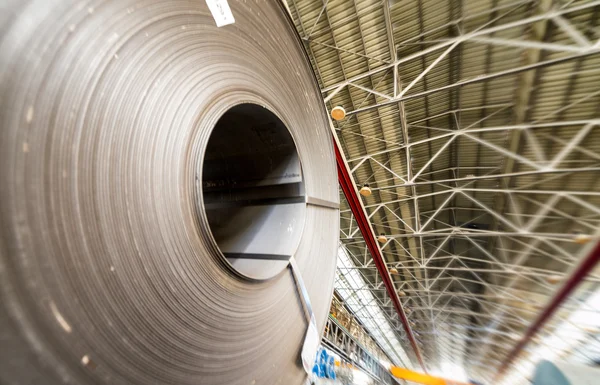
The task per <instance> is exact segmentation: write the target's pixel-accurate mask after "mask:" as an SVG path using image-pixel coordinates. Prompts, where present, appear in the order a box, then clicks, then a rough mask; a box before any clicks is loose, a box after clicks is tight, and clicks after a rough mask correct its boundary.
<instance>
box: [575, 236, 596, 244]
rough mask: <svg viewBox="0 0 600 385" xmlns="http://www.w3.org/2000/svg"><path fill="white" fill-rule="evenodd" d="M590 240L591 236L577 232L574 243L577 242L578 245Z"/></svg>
mask: <svg viewBox="0 0 600 385" xmlns="http://www.w3.org/2000/svg"><path fill="white" fill-rule="evenodd" d="M591 240H592V237H590V236H589V235H586V234H577V235H576V236H575V239H574V241H575V243H578V244H580V245H585V244H586V243H588V242H589V241H591Z"/></svg>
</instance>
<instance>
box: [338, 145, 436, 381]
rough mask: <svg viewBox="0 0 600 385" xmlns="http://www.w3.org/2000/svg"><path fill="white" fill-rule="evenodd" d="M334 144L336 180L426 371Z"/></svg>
mask: <svg viewBox="0 0 600 385" xmlns="http://www.w3.org/2000/svg"><path fill="white" fill-rule="evenodd" d="M334 145H335V148H334V149H335V156H336V161H337V169H338V180H339V183H340V187H341V188H342V191H343V192H344V195H345V196H346V200H347V201H348V205H349V206H350V208H351V209H352V213H353V214H354V218H355V219H356V223H357V224H358V227H359V228H360V231H361V233H362V235H363V238H364V240H365V243H366V244H367V247H368V248H369V251H370V252H371V257H372V258H373V261H374V262H375V266H376V267H377V270H378V271H379V274H380V275H381V278H382V281H383V283H384V285H385V287H386V290H387V293H388V295H389V297H390V298H391V299H392V302H393V304H394V308H395V309H396V312H397V313H398V316H399V317H400V321H401V322H402V326H403V328H404V331H405V332H406V335H407V337H408V340H409V342H410V344H411V346H412V348H413V351H414V353H415V356H416V357H417V360H418V361H419V364H420V366H421V368H422V369H423V371H425V372H427V368H426V367H425V363H424V361H423V356H422V355H421V350H420V349H419V346H418V345H417V340H416V339H415V336H414V334H413V331H412V328H411V326H410V324H409V322H408V318H407V317H406V313H405V312H404V308H403V307H402V303H401V302H400V298H399V297H398V293H397V292H396V288H395V286H394V282H393V281H392V277H391V276H390V272H389V271H388V269H387V267H386V264H385V260H384V258H383V255H382V254H381V250H380V249H379V246H378V245H377V241H376V240H375V233H374V231H373V227H372V226H371V223H370V222H369V220H368V218H367V215H366V212H365V209H364V207H363V206H362V201H361V200H360V198H359V197H358V192H357V190H356V185H355V183H354V179H353V178H352V175H351V174H350V169H349V168H348V165H347V163H346V160H345V158H344V155H343V153H342V150H341V148H340V145H339V142H338V140H337V138H336V137H335V135H334Z"/></svg>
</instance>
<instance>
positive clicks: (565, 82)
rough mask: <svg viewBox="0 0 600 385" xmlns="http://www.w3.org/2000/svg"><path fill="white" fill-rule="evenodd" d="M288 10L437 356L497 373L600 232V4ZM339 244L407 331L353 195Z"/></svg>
mask: <svg viewBox="0 0 600 385" xmlns="http://www.w3.org/2000/svg"><path fill="white" fill-rule="evenodd" d="M287 4H288V7H289V10H290V13H291V15H292V18H293V20H294V22H295V25H296V27H297V29H298V32H299V34H300V36H301V37H302V39H303V41H304V43H305V47H306V49H307V52H308V54H309V56H310V60H311V62H312V65H313V67H314V70H315V74H316V76H317V79H318V81H319V85H320V87H321V89H322V93H323V98H324V100H325V101H326V105H327V108H328V109H329V110H331V109H332V108H333V107H335V106H342V107H343V108H344V109H345V110H346V112H347V115H346V117H345V118H344V119H342V120H340V121H335V122H334V127H335V132H336V134H337V137H338V138H339V141H340V143H341V145H342V149H343V152H344V155H345V157H346V159H347V161H348V165H349V167H350V169H351V171H352V174H353V177H354V179H355V181H356V183H357V185H358V186H357V187H358V188H360V187H361V186H362V185H363V184H368V185H369V186H370V188H371V189H372V191H373V193H372V195H371V196H369V197H364V198H362V199H363V203H364V206H365V209H366V212H367V215H368V216H369V218H370V220H371V223H372V225H373V228H374V230H375V231H376V233H377V234H385V236H386V241H385V242H384V243H382V244H381V245H380V246H381V250H382V252H383V255H384V258H385V259H386V263H387V267H388V269H390V270H391V271H392V277H393V279H394V283H395V286H396V289H397V290H398V291H399V293H400V295H401V301H402V304H403V306H404V308H405V309H408V311H407V313H409V314H408V318H409V319H410V321H411V322H410V324H411V327H412V329H413V330H414V331H415V334H416V336H417V339H418V340H419V346H420V349H421V352H422V354H423V356H424V359H425V363H426V365H427V367H428V368H429V369H430V370H432V371H435V370H447V368H456V367H458V368H460V369H461V370H464V371H465V373H466V375H467V376H468V377H469V378H473V379H479V380H482V381H487V382H490V381H491V379H492V378H493V377H494V375H495V374H496V371H497V369H499V368H500V367H501V366H502V365H503V363H504V362H505V360H506V357H507V355H508V354H509V352H510V350H511V349H512V348H513V347H514V346H515V345H516V344H517V342H518V341H519V339H521V338H522V336H523V335H524V333H525V330H526V329H527V327H528V326H529V325H531V323H532V322H533V321H534V320H535V318H536V317H537V316H538V315H539V313H540V311H541V310H542V309H544V306H545V304H546V303H547V302H548V301H549V300H550V298H551V297H552V295H553V294H554V293H556V292H557V291H558V290H559V289H560V287H561V283H562V282H564V279H565V277H567V276H568V275H569V273H570V271H571V270H572V269H573V268H574V267H575V266H577V265H578V263H579V262H580V261H581V260H582V259H583V258H584V257H585V256H586V255H587V254H588V253H589V252H590V250H591V248H592V247H593V246H594V244H595V243H596V242H597V239H598V236H599V235H600V233H599V226H598V225H599V222H600V178H598V176H599V175H600V173H599V172H600V113H599V112H598V109H599V107H600V87H599V86H598V85H599V84H600V25H599V24H600V22H599V20H600V2H599V1H566V0H564V1H548V0H540V1H522V0H521V1H515V0H449V1H439V0H403V1H400V0H396V1H394V0H384V1H381V0H354V1H351V0H287ZM342 199H343V197H342ZM340 239H341V245H342V247H343V249H344V250H345V252H346V253H347V254H348V255H349V256H350V257H351V258H352V260H353V262H354V265H355V267H353V268H352V269H355V270H358V271H359V272H360V274H361V275H362V277H363V278H364V282H365V286H364V287H363V288H359V289H358V290H368V291H370V292H371V294H372V295H373V297H374V298H375V299H376V302H377V303H369V304H364V306H365V307H366V308H368V307H373V306H376V307H377V308H380V309H382V310H383V311H384V312H385V313H386V316H387V317H388V320H389V322H390V324H391V325H393V326H394V328H395V330H396V331H397V334H398V338H399V339H400V340H402V341H406V338H405V335H404V334H403V331H402V328H401V327H400V324H399V321H398V318H397V315H396V314H395V311H394V308H393V306H392V303H391V302H390V299H389V297H387V295H386V292H385V288H384V286H383V284H382V282H381V280H380V279H379V275H378V272H377V270H376V268H375V266H374V264H373V262H372V260H371V257H370V255H369V253H368V251H367V249H366V245H365V242H364V240H363V239H362V236H361V233H360V231H359V229H358V226H357V224H356V222H355V220H354V218H353V216H352V213H351V211H350V209H349V207H348V205H347V203H345V201H343V202H342V210H341V234H340ZM396 271H397V273H395V272H396ZM599 276H600V274H597V273H594V274H592V275H591V276H589V277H588V278H587V281H586V282H585V283H584V285H583V286H582V288H581V290H578V291H577V295H576V297H575V298H572V299H571V300H570V301H569V302H568V303H567V304H566V305H565V306H563V307H562V308H561V311H560V312H559V313H558V314H557V316H556V317H554V318H553V320H552V323H551V324H550V325H549V326H548V327H547V328H546V329H544V333H555V332H556V330H555V329H556V328H557V327H560V325H563V324H565V322H567V323H569V324H570V325H572V322H570V321H569V320H570V318H569V317H570V316H571V315H572V314H573V312H574V311H575V310H576V309H579V308H580V307H581V306H586V304H587V305H589V303H591V302H589V300H590V298H591V297H590V296H591V295H592V294H593V293H594V292H595V289H596V286H597V283H598V282H599ZM586 301H587V302H586ZM593 311H594V312H595V313H594V314H597V311H598V309H597V308H596V309H593ZM575 326H577V325H575ZM598 326H600V325H598ZM585 333H590V335H594V336H597V335H598V330H597V328H596V329H590V328H589V325H588V326H587V329H586V331H585ZM555 334H556V333H555ZM544 343H545V342H544V339H543V338H540V339H537V340H536V341H534V343H533V345H532V346H533V347H537V346H542V345H543V344H544ZM542 347H543V346H542ZM404 349H405V350H406V353H407V354H408V356H409V357H411V359H412V361H413V362H416V361H415V360H414V354H413V352H412V350H411V348H410V345H409V344H408V343H404ZM573 349H574V347H572V346H569V347H568V348H565V351H564V352H562V353H561V354H562V355H563V356H564V357H567V356H569V354H570V351H571V350H573ZM532 352H533V348H531V349H529V350H528V351H526V352H525V353H524V355H522V356H520V359H521V360H527V359H531V360H533V359H534V358H535V357H534V354H533V353H532ZM594 354H596V355H595V356H594ZM528 355H529V356H530V357H529V356H528ZM564 357H563V358H564ZM588 358H589V360H592V361H593V360H598V359H600V356H598V353H597V352H596V353H590V356H589V357H588ZM527 375H528V374H527V373H522V376H521V377H526V376H527ZM521 377H520V378H521ZM511 378H512V379H511V381H512V382H511V384H516V383H518V381H516V380H515V378H514V377H511ZM521 379H522V378H521ZM507 381H508V380H507Z"/></svg>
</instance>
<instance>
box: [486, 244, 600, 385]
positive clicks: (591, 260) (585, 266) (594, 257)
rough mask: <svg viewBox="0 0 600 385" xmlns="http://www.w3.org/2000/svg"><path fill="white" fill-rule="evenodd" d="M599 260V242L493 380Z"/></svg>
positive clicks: (499, 377)
mask: <svg viewBox="0 0 600 385" xmlns="http://www.w3.org/2000/svg"><path fill="white" fill-rule="evenodd" d="M599 261H600V242H599V243H598V244H597V245H596V246H595V248H594V249H593V250H592V251H591V253H590V254H589V255H588V256H587V257H586V258H585V259H584V260H583V261H582V262H581V264H580V265H579V266H578V267H577V268H576V269H575V271H573V273H571V276H570V277H569V279H568V280H567V281H566V282H565V284H564V285H563V286H562V287H561V288H560V290H559V291H558V292H557V293H556V294H555V295H554V297H553V298H552V300H551V301H550V302H549V303H548V306H547V307H546V308H545V309H544V310H542V312H541V313H540V314H539V316H538V317H537V319H536V320H535V321H534V322H533V323H532V324H531V325H530V326H529V327H528V328H527V331H526V332H525V335H524V336H523V338H521V340H520V341H519V342H518V343H517V345H516V346H515V347H514V348H513V350H511V351H510V353H508V355H507V356H506V358H505V359H504V361H503V362H502V365H500V368H499V369H498V373H497V374H496V376H495V381H494V382H498V381H500V379H501V378H502V376H503V375H504V373H505V372H506V370H507V369H508V368H509V366H510V365H511V363H512V362H513V360H514V359H515V358H516V357H517V356H518V355H519V353H521V351H522V350H523V349H524V348H525V346H527V344H528V343H529V342H530V341H531V339H532V338H533V337H534V336H535V335H536V334H537V332H538V331H539V330H540V329H541V328H542V327H543V326H544V325H545V324H546V323H547V322H548V320H550V318H551V317H552V316H553V315H554V313H555V312H556V311H557V310H558V308H559V307H560V306H561V305H562V304H563V302H564V301H565V300H566V299H567V298H569V296H570V295H571V294H572V293H573V291H574V290H575V289H576V288H577V287H578V286H579V284H580V283H581V282H582V281H583V280H584V279H585V277H586V276H587V275H588V274H589V273H590V272H591V271H592V270H593V269H594V267H596V265H597V264H598V262H599Z"/></svg>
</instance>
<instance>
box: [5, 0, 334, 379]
mask: <svg viewBox="0 0 600 385" xmlns="http://www.w3.org/2000/svg"><path fill="white" fill-rule="evenodd" d="M229 5H230V7H231V12H232V15H233V17H234V18H235V22H234V23H233V24H230V25H226V26H223V27H217V26H216V23H215V19H214V18H213V15H212V13H211V12H210V10H209V8H208V7H207V4H206V2H205V1H204V0H194V1H190V0H168V1H165V0H104V1H67V0H37V1H22V0H5V1H3V2H2V4H0V36H1V40H0V98H1V104H0V122H1V123H0V124H1V128H0V383H2V384H46V385H53V384H141V385H148V384H177V385H184V384H195V385H196V384H277V383H280V384H300V383H302V381H303V380H304V379H305V378H306V375H305V373H304V370H303V369H302V364H301V362H300V357H299V354H300V351H301V348H302V343H303V338H304V335H305V333H306V330H307V321H306V314H305V311H304V308H303V302H302V300H301V297H300V296H299V294H298V288H297V287H296V285H295V283H294V279H293V276H292V274H291V273H290V271H289V270H288V269H287V268H286V266H287V264H288V259H289V257H290V256H291V255H294V256H295V259H296V260H297V263H298V266H299V268H300V271H301V274H302V277H303V279H304V282H305V283H306V288H307V291H308V294H309V296H310V299H311V302H312V308H313V310H314V315H315V318H316V320H317V325H318V328H319V329H321V330H322V328H323V327H324V324H325V320H326V316H327V313H328V307H329V302H330V298H331V297H330V296H331V293H332V287H333V276H334V272H335V263H336V253H337V252H336V251H337V236H338V230H339V227H338V226H339V224H338V221H339V218H338V215H339V212H338V210H337V209H336V204H337V202H338V199H339V198H338V187H337V180H336V171H335V158H334V154H333V149H332V141H331V136H330V131H329V122H328V117H327V114H326V111H325V109H324V106H323V103H322V99H321V98H320V92H319V88H318V85H317V82H316V80H315V78H314V74H313V73H312V70H311V68H310V63H309V61H308V58H307V56H306V54H305V52H304V50H303V46H302V43H301V41H300V39H299V38H298V36H297V34H296V31H295V28H294V25H293V23H292V21H291V20H290V18H289V16H288V14H287V12H286V9H285V8H284V6H283V5H282V4H280V2H278V1H272V0H267V1H253V0H247V1H242V0H239V1H234V0H230V1H229Z"/></svg>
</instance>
